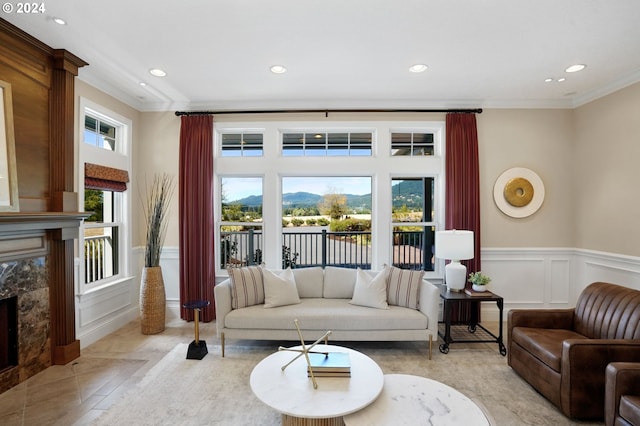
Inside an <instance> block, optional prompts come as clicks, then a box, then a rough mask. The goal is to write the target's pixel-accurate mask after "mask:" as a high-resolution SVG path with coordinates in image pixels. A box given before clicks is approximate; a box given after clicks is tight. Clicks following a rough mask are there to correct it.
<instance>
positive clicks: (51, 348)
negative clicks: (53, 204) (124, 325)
mask: <svg viewBox="0 0 640 426" xmlns="http://www.w3.org/2000/svg"><path fill="white" fill-rule="evenodd" d="M84 216H86V215H85V214H84V213H75V214H69V213H66V214H65V213H40V214H5V213H2V214H0V393H1V392H4V391H6V390H7V389H9V388H11V387H13V386H15V385H17V384H18V383H20V382H23V381H24V380H26V379H28V378H29V377H31V376H33V375H35V374H37V373H39V372H40V371H42V370H44V369H46V368H47V367H49V366H51V365H52V364H62V363H66V362H68V361H69V360H70V359H73V357H74V356H75V357H77V356H79V342H77V341H76V340H75V333H74V332H73V329H74V327H75V316H74V313H73V312H74V305H73V288H74V287H73V286H74V283H73V274H69V273H67V272H66V271H67V270H68V267H67V266H65V265H60V264H59V263H60V262H57V263H58V264H57V265H54V266H50V265H51V263H52V262H55V259H57V258H59V256H57V255H56V251H57V250H58V249H57V247H56V245H59V244H61V243H62V244H63V247H68V243H69V242H70V243H71V244H73V239H74V238H77V236H78V226H79V225H80V221H81V220H82V219H83V217H84ZM72 260H73V259H72ZM62 263H64V262H62ZM56 271H58V272H56ZM60 277H63V279H62V280H61V279H60ZM69 293H70V294H71V297H68V294H69ZM61 310H62V311H64V312H62V313H60V312H59V311H61ZM56 319H57V321H58V322H59V324H56V323H55V321H56ZM69 323H71V324H69ZM70 327H71V329H72V335H71V336H62V337H60V336H59V334H60V332H58V331H57V330H63V331H64V330H68V329H69V328H70ZM63 339H67V341H69V342H70V343H69V344H65V341H64V340H63ZM59 342H63V344H60V343H59ZM76 347H77V348H78V349H77V350H76V349H75V348H76Z"/></svg>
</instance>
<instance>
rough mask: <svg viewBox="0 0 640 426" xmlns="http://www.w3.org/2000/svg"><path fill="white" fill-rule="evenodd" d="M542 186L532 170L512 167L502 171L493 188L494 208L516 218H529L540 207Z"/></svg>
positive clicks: (542, 193)
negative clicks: (496, 207)
mask: <svg viewBox="0 0 640 426" xmlns="http://www.w3.org/2000/svg"><path fill="white" fill-rule="evenodd" d="M544 195H545V193H544V184H543V183H542V179H540V176H538V175H537V174H536V172H534V171H533V170H530V169H527V168H524V167H513V168H511V169H508V170H506V171H504V172H503V173H502V174H501V175H500V176H499V177H498V179H496V183H495V185H494V187H493V199H494V201H495V203H496V206H498V208H499V209H500V210H501V211H502V212H503V213H504V214H506V215H508V216H511V217H516V218H522V217H527V216H531V215H532V214H534V213H535V212H536V211H538V209H539V208H540V207H541V206H542V202H543V201H544Z"/></svg>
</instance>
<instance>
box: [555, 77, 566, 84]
mask: <svg viewBox="0 0 640 426" xmlns="http://www.w3.org/2000/svg"><path fill="white" fill-rule="evenodd" d="M565 80H566V78H564V77H560V78H559V79H558V80H556V81H557V82H558V83H562V82H563V81H565Z"/></svg>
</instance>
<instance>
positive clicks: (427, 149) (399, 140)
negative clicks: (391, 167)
mask: <svg viewBox="0 0 640 426" xmlns="http://www.w3.org/2000/svg"><path fill="white" fill-rule="evenodd" d="M391 155H403V156H413V157H417V156H424V155H434V135H433V133H392V134H391Z"/></svg>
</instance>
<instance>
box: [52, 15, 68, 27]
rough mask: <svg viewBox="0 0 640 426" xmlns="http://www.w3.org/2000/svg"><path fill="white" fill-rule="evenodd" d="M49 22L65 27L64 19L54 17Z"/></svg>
mask: <svg viewBox="0 0 640 426" xmlns="http://www.w3.org/2000/svg"><path fill="white" fill-rule="evenodd" d="M51 20H52V21H53V22H55V23H56V24H58V25H67V21H65V20H64V19H62V18H57V17H54V18H51Z"/></svg>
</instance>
